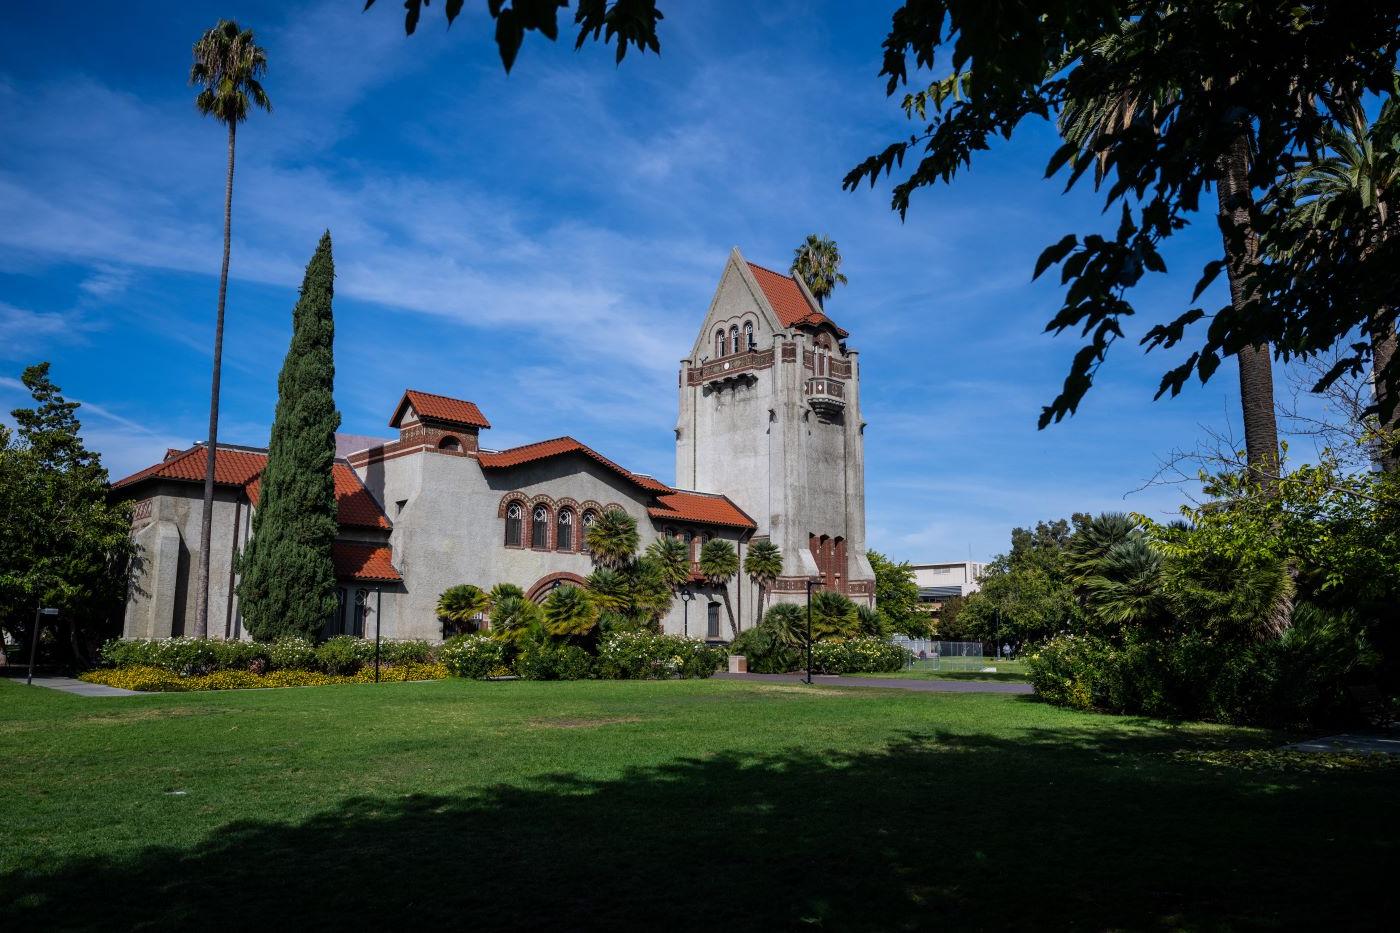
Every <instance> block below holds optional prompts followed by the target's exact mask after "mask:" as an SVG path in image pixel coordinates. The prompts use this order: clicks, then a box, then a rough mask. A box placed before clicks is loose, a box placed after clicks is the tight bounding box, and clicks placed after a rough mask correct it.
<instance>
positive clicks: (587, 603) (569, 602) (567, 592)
mask: <svg viewBox="0 0 1400 933" xmlns="http://www.w3.org/2000/svg"><path fill="white" fill-rule="evenodd" d="M542 608H543V610H544V618H543V624H544V630H545V631H546V632H548V633H549V634H550V635H552V636H553V637H555V638H588V637H591V636H593V635H595V634H596V633H597V630H598V607H597V606H596V605H594V602H593V598H592V596H590V595H589V593H588V591H587V590H583V589H580V588H579V587H576V586H568V585H565V586H561V587H558V588H557V589H555V590H554V591H553V592H552V593H550V594H549V595H548V596H547V597H545V601H544V605H543V607H542Z"/></svg>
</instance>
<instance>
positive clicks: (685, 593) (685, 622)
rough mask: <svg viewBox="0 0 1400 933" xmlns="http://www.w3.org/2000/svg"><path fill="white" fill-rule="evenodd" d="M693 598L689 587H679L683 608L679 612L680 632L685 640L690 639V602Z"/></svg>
mask: <svg viewBox="0 0 1400 933" xmlns="http://www.w3.org/2000/svg"><path fill="white" fill-rule="evenodd" d="M694 598H695V594H694V593H692V592H691V591H690V587H688V586H683V587H681V606H682V607H684V608H683V609H682V611H681V620H682V621H681V626H682V628H681V631H682V632H684V633H685V637H686V638H689V637H690V601H691V600H692V599H694Z"/></svg>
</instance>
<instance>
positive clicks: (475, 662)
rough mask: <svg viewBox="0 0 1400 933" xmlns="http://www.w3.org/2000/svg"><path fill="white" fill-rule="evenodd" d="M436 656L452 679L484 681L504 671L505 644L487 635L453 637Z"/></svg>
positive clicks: (444, 643)
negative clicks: (465, 678) (466, 678)
mask: <svg viewBox="0 0 1400 933" xmlns="http://www.w3.org/2000/svg"><path fill="white" fill-rule="evenodd" d="M438 654H439V656H440V657H441V658H442V663H443V664H444V665H445V666H446V667H447V671H448V673H450V674H452V675H453V676H454V677H470V678H473V679H475V680H484V679H485V678H487V677H493V676H496V675H497V674H499V673H502V672H503V671H504V669H505V662H506V643H505V642H503V641H499V640H497V639H495V638H492V637H491V636H489V635H454V636H453V637H451V638H449V639H448V640H447V641H445V642H443V644H442V649H441V650H440V651H439V652H438Z"/></svg>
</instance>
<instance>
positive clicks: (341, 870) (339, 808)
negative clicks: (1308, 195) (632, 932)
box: [0, 681, 1400, 933]
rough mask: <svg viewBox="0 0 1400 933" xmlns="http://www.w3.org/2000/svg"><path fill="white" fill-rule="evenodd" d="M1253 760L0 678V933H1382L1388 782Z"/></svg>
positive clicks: (705, 691) (910, 727)
mask: <svg viewBox="0 0 1400 933" xmlns="http://www.w3.org/2000/svg"><path fill="white" fill-rule="evenodd" d="M1280 739H1281V737H1279V736H1277V735H1271V734H1269V733H1265V732H1259V731H1253V730H1239V729H1227V728H1219V727H1209V726H1189V727H1187V726H1183V727H1175V726H1171V725H1167V724H1162V723H1158V722H1151V721H1141V720H1132V719H1126V718H1114V717H1106V716H1094V715H1087V714H1080V713H1073V712H1068V711H1065V710H1059V709H1055V708H1051V707H1048V706H1045V705H1043V704H1040V703H1038V702H1035V701H1034V700H1031V699H1029V698H1023V697H1012V696H994V695H956V696H954V695H939V694H922V693H907V692H904V691H880V690H833V689H829V688H820V687H817V688H806V687H802V686H800V685H786V684H748V683H741V682H734V681H704V682H668V683H626V682H624V683H613V682H586V683H526V682H513V683H474V682H463V681H444V682H436V683H423V684H386V685H381V686H374V685H364V686H348V687H326V688H307V689H291V690H265V691H244V692H228V693H206V694H167V695H152V696H142V697H136V698H125V699H84V698H80V697H74V696H68V695H64V694H59V693H55V692H52V691H48V690H42V689H39V688H25V687H24V686H22V685H17V684H12V683H0V778H2V779H3V785H0V786H3V788H4V796H3V804H2V806H3V813H0V928H4V929H12V930H21V929H26V930H28V929H58V928H83V929H130V928H134V927H141V928H143V929H171V930H177V929H178V930H190V929H194V930H201V931H203V930H211V929H235V928H236V929H246V928H252V927H272V928H282V927H293V926H297V927H319V928H329V927H342V928H354V929H363V928H371V927H389V928H406V927H414V926H423V925H433V926H445V925H448V924H451V925H453V926H456V927H466V928H475V929H525V928H549V929H553V930H579V929H608V930H616V929H634V928H647V929H660V930H665V931H667V933H671V931H676V930H688V929H699V928H704V929H706V930H711V931H712V930H723V929H789V928H794V927H803V928H808V927H810V926H811V925H814V924H815V925H818V926H821V927H822V928H824V929H831V930H892V929H940V930H941V929H949V928H953V929H959V928H986V929H1004V928H1017V929H1026V928H1046V927H1055V928H1063V927H1075V928H1080V929H1094V930H1097V929H1110V928H1111V929H1154V930H1155V929H1166V928H1181V927H1185V928H1211V929H1225V928H1232V927H1249V928H1277V927H1294V928H1315V929H1323V928H1326V929H1340V928H1358V927H1364V926H1371V925H1382V924H1381V922H1380V921H1381V915H1380V914H1379V913H1378V911H1379V910H1381V904H1382V901H1383V900H1384V899H1386V898H1388V897H1390V896H1391V893H1390V892H1391V890H1392V889H1393V884H1394V878H1395V877H1396V871H1397V867H1398V866H1397V857H1396V856H1397V845H1400V843H1398V842H1397V835H1398V834H1397V833H1396V832H1395V831H1394V825H1393V820H1392V819H1391V816H1392V815H1393V813H1394V805H1395V801H1396V799H1397V793H1400V769H1396V768H1393V767H1385V768H1381V767H1371V766H1368V765H1366V764H1365V763H1358V764H1357V765H1356V766H1354V767H1332V766H1331V765H1332V764H1333V762H1331V761H1329V760H1327V759H1319V758H1305V757H1303V756H1287V755H1279V754H1274V753H1272V752H1268V751H1264V750H1267V749H1270V748H1272V747H1274V746H1275V745H1276V744H1278V742H1279V741H1280ZM950 817H956V820H950ZM950 822H951V823H954V824H955V825H956V828H953V829H950V828H949V825H950ZM1392 919H1393V917H1392Z"/></svg>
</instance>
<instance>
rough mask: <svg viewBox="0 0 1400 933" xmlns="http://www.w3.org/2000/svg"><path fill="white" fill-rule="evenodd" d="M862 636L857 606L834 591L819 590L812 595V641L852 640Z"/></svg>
mask: <svg viewBox="0 0 1400 933" xmlns="http://www.w3.org/2000/svg"><path fill="white" fill-rule="evenodd" d="M858 634H860V619H859V618H857V616H856V604H855V603H853V602H851V600H850V599H849V598H847V597H846V596H844V595H842V594H841V593H837V592H835V591H833V590H817V591H816V592H815V593H813V594H812V640H813V641H821V640H822V639H823V638H852V637H854V636H856V635H858Z"/></svg>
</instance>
